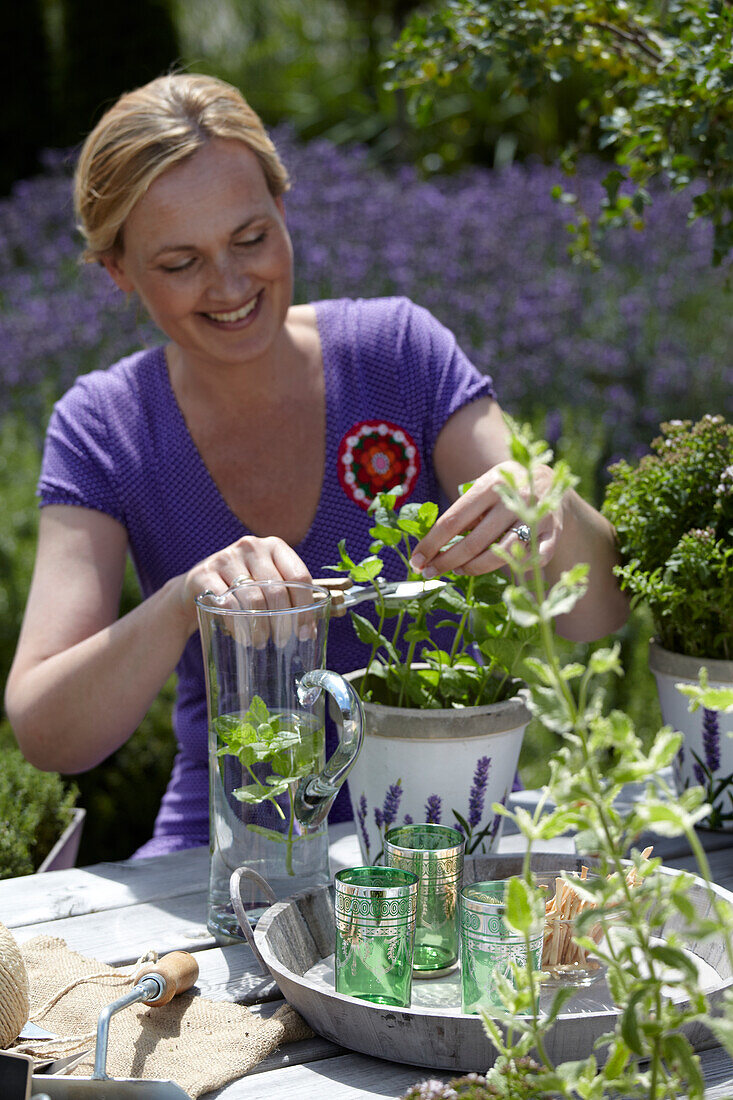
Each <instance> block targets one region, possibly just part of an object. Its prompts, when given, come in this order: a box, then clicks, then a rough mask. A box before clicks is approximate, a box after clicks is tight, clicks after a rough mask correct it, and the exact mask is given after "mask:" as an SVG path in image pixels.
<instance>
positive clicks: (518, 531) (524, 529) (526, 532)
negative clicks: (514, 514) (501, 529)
mask: <svg viewBox="0 0 733 1100" xmlns="http://www.w3.org/2000/svg"><path fill="white" fill-rule="evenodd" d="M510 531H513V532H514V534H515V535H516V536H517V538H518V539H519V541H520V542H531V540H532V532H531V531H530V529H529V527H528V526H527V524H526V523H518V524H517V526H516V527H510Z"/></svg>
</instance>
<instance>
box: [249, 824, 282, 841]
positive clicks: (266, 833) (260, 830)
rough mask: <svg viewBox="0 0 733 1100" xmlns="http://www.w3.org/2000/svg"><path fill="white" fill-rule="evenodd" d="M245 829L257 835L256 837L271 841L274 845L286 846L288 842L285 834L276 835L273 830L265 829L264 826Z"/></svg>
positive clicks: (252, 826)
mask: <svg viewBox="0 0 733 1100" xmlns="http://www.w3.org/2000/svg"><path fill="white" fill-rule="evenodd" d="M247 828H248V829H249V831H250V832H251V833H257V835H258V836H263V837H264V838H265V840H271V841H272V842H273V843H274V844H287V842H288V838H287V835H286V834H285V833H277V832H275V830H274V829H266V828H265V827H264V825H247Z"/></svg>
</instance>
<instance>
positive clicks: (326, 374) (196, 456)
mask: <svg viewBox="0 0 733 1100" xmlns="http://www.w3.org/2000/svg"><path fill="white" fill-rule="evenodd" d="M319 304H320V303H318V304H316V303H311V305H312V307H313V310H314V313H315V317H316V330H317V333H318V340H319V344H320V348H321V362H322V364H323V389H324V406H325V408H324V431H323V435H324V441H323V442H324V447H323V472H322V476H321V488H320V492H319V494H318V503H317V504H316V510H315V512H314V513H313V518H312V519H311V522H310V524H309V526H308V530H307V531H306V533H305V535H304V536H303V538H302V539H300V540H299V541H298V542H296V543H293V544H292V548H293V549H294V550H296V551H297V550H298V549H299V548H301V547H304V546H305V545H306V543H307V542H308V541H309V539H310V537H311V535H312V534H313V529H314V527H315V526H316V523H317V520H318V516H319V515H320V512H321V509H322V507H323V504H324V498H325V494H326V483H327V481H328V478H327V476H326V471H327V469H328V462H329V427H330V424H331V423H332V416H333V409H332V408H331V401H332V398H331V390H332V387H331V385H330V374H331V362H330V356H329V354H328V350H327V348H326V344H325V342H324V339H323V329H322V325H321V319H320V315H319V308H318V306H319ZM165 349H166V345H165V344H164V345H162V346H161V347H159V348H158V349H157V350H158V352H159V365H160V368H161V371H162V375H163V385H164V387H165V392H166V396H167V398H168V400H169V401H170V403H171V406H172V408H173V409H174V415H175V417H176V420H177V423H178V424H179V427H180V429H181V431H182V432H183V434H184V436H185V438H186V440H187V443H188V446H189V448H190V450H191V453H192V456H193V460H194V462H195V464H196V465H197V466H198V467H199V470H200V473H201V475H202V476H203V478H204V480H205V481H206V483H207V485H208V487H209V490H210V492H211V493H212V494H213V495H214V496H215V498H216V499H217V501H218V503H219V506H220V508H221V509H222V510H223V511H225V512H226V514H227V517H228V520H229V522H230V524H231V523H234V524H236V526H237V527H238V528H239V529H240V531H241V533H242V534H244V535H253V536H254V537H255V538H258V537H259V538H264V537H266V536H265V535H260V536H257V535H255V533H254V531H252V530H251V528H249V527H248V526H247V525H246V524H245V523H244V522H243V521H242V520H241V519H240V517H239V516H238V515H237V513H236V512H235V511H234V510H233V509H232V508H231V507H230V505H229V504H228V502H227V501H226V499H225V497H224V495H223V494H222V492H221V490H220V488H219V486H218V485H217V483H216V481H215V480H214V478H213V477H212V475H211V471H210V470H209V467H208V466H207V465H206V463H205V461H204V458H203V455H202V454H201V452H200V451H199V449H198V446H197V444H196V441H195V439H194V438H193V436H192V435H191V432H190V430H189V427H188V424H187V423H186V418H185V416H184V415H183V410H182V409H181V406H180V405H179V404H178V398H177V397H176V394H175V390H174V389H173V384H172V382H171V376H170V370H169V369H168V357H167V355H166V350H165Z"/></svg>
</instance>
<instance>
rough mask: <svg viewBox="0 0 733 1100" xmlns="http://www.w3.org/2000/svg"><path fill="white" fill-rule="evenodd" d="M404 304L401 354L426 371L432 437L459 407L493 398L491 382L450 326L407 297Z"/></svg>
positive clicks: (493, 390) (494, 395)
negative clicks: (420, 365) (482, 398)
mask: <svg viewBox="0 0 733 1100" xmlns="http://www.w3.org/2000/svg"><path fill="white" fill-rule="evenodd" d="M404 308H405V316H404V328H403V340H404V346H403V348H402V350H401V357H402V358H403V361H404V360H407V361H410V362H413V363H414V362H419V363H421V364H422V365H423V369H424V370H425V372H426V379H425V384H426V385H427V387H428V392H429V403H428V406H429V412H428V416H429V419H430V426H429V435H430V436H431V437H432V439H433V441H434V440H436V439H437V437H438V435H439V434H440V431H441V429H442V428H443V426H444V425H445V423H446V421H447V420H448V419H449V418H450V417H451V416H452V415H453V413H454V412H457V411H458V409H460V408H462V407H463V406H464V405H467V404H469V403H470V402H471V401H476V400H477V399H478V398H480V397H491V398H495V397H496V392H495V389H494V383H493V380H492V378H491V376H490V375H488V374H482V373H481V372H480V371H479V370H478V369H477V368H476V367H475V366H474V365H473V363H471V361H470V360H469V359H468V357H467V356H466V355H465V353H464V352H463V351H462V350H461V348H460V347H459V346H458V341H457V340H456V338H455V336H454V335H453V333H452V332H451V331H450V329H448V328H446V327H445V325H442V324H441V323H440V321H438V320H437V318H435V317H434V316H433V315H432V313H430V312H429V311H428V310H427V309H424V308H423V307H422V306H418V305H415V304H414V303H413V302H409V301H408V300H407V299H405V300H404Z"/></svg>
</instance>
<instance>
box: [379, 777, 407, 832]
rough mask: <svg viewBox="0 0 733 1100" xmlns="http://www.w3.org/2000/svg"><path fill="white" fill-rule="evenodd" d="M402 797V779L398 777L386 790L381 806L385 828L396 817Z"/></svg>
mask: <svg viewBox="0 0 733 1100" xmlns="http://www.w3.org/2000/svg"><path fill="white" fill-rule="evenodd" d="M401 798H402V780H401V779H398V780H397V782H396V783H393V784H392V786H391V787H389V789H388V790H387V793H386V795H385V796H384V805H383V807H382V818H383V821H384V827H385V829H387V828H388V827H389V826H390V825H392V824H393V822H394V820H395V818H396V817H397V811H398V810H399V808H400V799H401Z"/></svg>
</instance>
